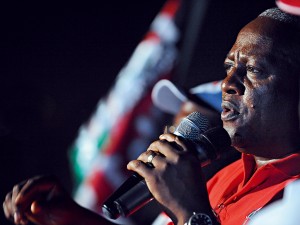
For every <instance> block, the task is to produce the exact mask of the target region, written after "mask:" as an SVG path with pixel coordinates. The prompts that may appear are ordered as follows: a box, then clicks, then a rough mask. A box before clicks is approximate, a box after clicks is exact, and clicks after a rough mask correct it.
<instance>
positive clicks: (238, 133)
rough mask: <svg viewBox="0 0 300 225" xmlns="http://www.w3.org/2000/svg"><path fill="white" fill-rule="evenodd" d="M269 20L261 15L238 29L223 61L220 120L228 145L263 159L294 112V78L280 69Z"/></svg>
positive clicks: (278, 44) (283, 130)
mask: <svg viewBox="0 0 300 225" xmlns="http://www.w3.org/2000/svg"><path fill="white" fill-rule="evenodd" d="M274 23H275V22H272V20H270V19H266V18H264V19H261V18H260V19H256V20H254V21H252V22H251V23H250V24H248V25H247V26H245V27H244V28H243V29H242V30H241V32H240V33H239V35H238V37H237V40H236V42H235V44H234V45H233V47H232V49H231V50H230V52H229V53H228V55H227V57H226V59H225V63H224V64H225V69H226V73H227V76H226V78H225V79H224V81H223V83H222V107H223V112H222V115H221V118H222V120H223V127H224V128H225V129H226V130H227V132H228V133H229V135H230V137H231V139H232V144H233V146H234V147H236V148H237V149H238V150H239V151H241V152H246V153H251V154H254V155H257V156H263V157H271V155H269V154H270V153H269V152H268V151H267V150H268V149H270V148H272V147H273V145H274V146H276V145H278V141H279V142H280V141H281V140H282V137H281V136H282V134H283V133H284V132H287V133H288V131H289V128H288V126H289V125H288V124H289V123H290V122H291V119H293V118H294V114H295V113H296V112H297V106H295V105H294V104H292V103H293V102H294V101H293V100H292V99H294V98H295V96H293V95H292V94H291V93H292V92H291V91H290V92H289V87H294V86H293V85H292V86H291V82H297V81H296V80H295V79H294V80H293V79H292V78H291V77H289V76H288V72H287V71H285V72H283V70H282V68H283V67H282V63H284V62H281V63H278V60H279V59H278V57H277V55H276V54H275V52H277V51H276V48H279V47H280V41H278V40H276V41H275V40H274V39H273V37H274V35H276V34H274V33H272V32H274V30H273V28H274V27H275V25H274ZM276 32H278V29H277V31H276ZM293 93H294V92H293ZM291 102H292V103H291ZM294 122H295V121H294ZM283 135H284V134H283Z"/></svg>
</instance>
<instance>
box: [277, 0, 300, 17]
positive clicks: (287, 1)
mask: <svg viewBox="0 0 300 225" xmlns="http://www.w3.org/2000/svg"><path fill="white" fill-rule="evenodd" d="M276 4H277V6H278V8H280V9H281V10H282V11H285V12H287V13H290V14H293V15H298V16H300V0H277V1H276Z"/></svg>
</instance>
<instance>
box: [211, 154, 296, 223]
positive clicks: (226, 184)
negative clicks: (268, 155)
mask: <svg viewBox="0 0 300 225" xmlns="http://www.w3.org/2000/svg"><path fill="white" fill-rule="evenodd" d="M255 168H256V164H255V161H254V158H253V156H251V155H246V154H243V155H242V159H240V160H238V161H236V162H234V163H232V164H230V165H229V166H227V167H226V168H224V169H223V170H221V171H219V172H218V173H217V174H216V175H215V176H214V177H213V178H212V179H211V180H209V182H208V183H207V188H208V193H209V198H210V203H211V206H212V208H213V209H214V210H215V212H216V213H217V214H218V216H219V219H220V221H221V224H222V225H242V224H244V223H245V222H246V221H247V220H248V219H249V216H250V214H251V215H253V214H254V212H255V211H257V210H259V209H260V208H262V207H264V206H265V205H267V204H269V203H271V202H272V201H274V200H276V199H278V198H281V197H282V191H283V189H284V187H285V186H286V185H287V183H288V182H291V181H293V180H295V179H298V178H300V153H295V154H292V155H289V156H287V157H285V158H283V159H280V160H277V161H274V162H272V163H269V164H267V165H265V166H262V167H260V168H259V169H257V170H256V171H255Z"/></svg>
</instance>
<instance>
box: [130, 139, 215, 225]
mask: <svg viewBox="0 0 300 225" xmlns="http://www.w3.org/2000/svg"><path fill="white" fill-rule="evenodd" d="M175 143H176V144H175ZM187 144H188V143H187V142H184V141H183V140H181V139H180V138H178V137H176V136H175V135H173V134H163V135H161V136H160V140H158V141H155V142H153V143H152V144H151V145H150V146H149V148H148V150H147V151H146V152H144V153H142V154H141V155H140V156H139V158H138V159H137V160H133V161H131V162H130V163H129V164H128V166H127V167H128V169H130V170H133V171H135V172H137V173H139V174H140V175H141V176H142V177H144V178H145V181H146V183H147V186H148V188H149V190H150V192H151V193H152V194H153V196H154V198H155V199H156V200H157V201H158V202H159V203H160V204H161V205H163V206H164V207H165V209H166V212H167V213H168V214H169V216H170V217H171V218H172V220H173V222H175V223H177V224H183V223H184V222H187V220H188V218H189V217H190V216H191V215H192V213H193V212H211V208H210V203H209V200H208V194H207V189H206V181H205V180H204V179H203V175H202V170H201V167H200V162H199V160H198V159H197V157H196V155H195V154H194V153H193V152H192V151H189V150H188V147H187V146H188V145H187ZM153 152H156V153H157V155H156V156H155V157H154V158H153V157H151V156H150V155H151V154H153ZM149 156H150V157H149ZM149 159H152V160H151V161H152V164H153V166H154V168H151V167H149V166H147V165H146V163H147V162H148V160H149Z"/></svg>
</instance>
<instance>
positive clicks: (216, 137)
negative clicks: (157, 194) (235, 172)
mask: <svg viewBox="0 0 300 225" xmlns="http://www.w3.org/2000/svg"><path fill="white" fill-rule="evenodd" d="M208 128H209V122H208V120H207V118H206V117H205V116H203V115H202V114H201V113H199V112H193V113H191V114H190V115H188V116H187V117H185V118H184V119H183V120H182V121H181V122H180V124H179V126H178V127H177V129H176V130H175V132H174V134H175V135H177V136H180V137H182V138H184V139H185V140H188V141H190V143H191V147H192V151H195V153H196V154H197V157H198V159H199V161H200V163H201V166H205V165H207V164H209V163H210V162H211V161H213V160H215V159H217V158H218V157H219V156H220V155H221V154H222V153H223V152H225V151H227V150H228V149H229V147H230V145H231V140H230V137H229V135H228V133H227V132H226V131H225V130H224V129H223V128H221V127H218V128H212V129H209V130H208ZM148 165H149V166H150V167H153V165H152V164H150V163H148ZM152 199H153V196H152V194H151V192H150V191H149V189H148V187H147V185H146V182H145V180H144V178H143V177H141V176H140V175H139V174H137V173H133V175H131V177H129V178H128V179H127V180H126V181H125V182H124V183H123V184H122V185H121V186H120V187H119V188H118V189H117V190H116V191H115V192H114V193H113V194H112V195H111V196H110V197H109V198H108V199H107V200H106V201H105V202H104V204H103V206H102V212H103V214H104V215H105V216H106V217H108V218H110V219H117V218H118V217H119V216H120V215H122V216H129V215H131V214H132V213H134V212H135V211H137V210H138V209H140V208H141V207H143V206H144V205H145V204H147V203H148V202H150V201H151V200H152Z"/></svg>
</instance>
